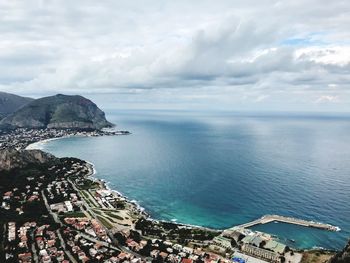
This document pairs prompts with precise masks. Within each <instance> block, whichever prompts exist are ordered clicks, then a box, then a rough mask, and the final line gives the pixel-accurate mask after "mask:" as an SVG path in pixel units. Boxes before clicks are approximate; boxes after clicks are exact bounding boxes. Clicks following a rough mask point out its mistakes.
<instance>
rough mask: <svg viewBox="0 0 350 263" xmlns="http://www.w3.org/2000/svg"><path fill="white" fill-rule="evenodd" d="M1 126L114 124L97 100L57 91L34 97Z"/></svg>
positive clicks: (96, 127)
mask: <svg viewBox="0 0 350 263" xmlns="http://www.w3.org/2000/svg"><path fill="white" fill-rule="evenodd" d="M0 126H1V127H3V128H4V127H9V128H16V127H25V128H59V129H102V128H104V127H112V126H113V124H111V123H110V122H108V121H107V120H106V118H105V114H104V112H103V111H102V110H100V109H99V108H98V107H97V106H96V104H95V103H93V102H92V101H90V100H88V99H86V98H84V97H82V96H77V95H76V96H68V95H62V94H57V95H55V96H50V97H44V98H41V99H37V100H34V101H32V102H30V103H28V104H26V105H25V106H23V107H22V108H20V109H19V110H17V111H16V112H14V113H12V114H10V115H8V116H6V117H5V118H4V119H2V120H1V121H0Z"/></svg>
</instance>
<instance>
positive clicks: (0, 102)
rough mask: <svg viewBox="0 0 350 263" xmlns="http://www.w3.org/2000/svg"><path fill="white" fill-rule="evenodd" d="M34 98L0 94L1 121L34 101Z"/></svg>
mask: <svg viewBox="0 0 350 263" xmlns="http://www.w3.org/2000/svg"><path fill="white" fill-rule="evenodd" d="M33 100H34V99H32V98H26V97H21V96H17V95H14V94H10V93H6V92H0V119H1V118H3V117H5V116H7V115H9V114H10V113H13V112H15V111H16V110H18V109H19V108H21V107H23V106H24V105H26V104H27V103H29V102H31V101H33Z"/></svg>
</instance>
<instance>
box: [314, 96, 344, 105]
mask: <svg viewBox="0 0 350 263" xmlns="http://www.w3.org/2000/svg"><path fill="white" fill-rule="evenodd" d="M315 102H316V103H325V102H332V103H338V102H339V98H338V96H330V95H322V96H320V97H319V98H318V99H317V100H316V101H315Z"/></svg>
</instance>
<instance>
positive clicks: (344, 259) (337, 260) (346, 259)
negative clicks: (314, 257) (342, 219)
mask: <svg viewBox="0 0 350 263" xmlns="http://www.w3.org/2000/svg"><path fill="white" fill-rule="evenodd" d="M329 263H350V240H349V242H348V243H347V245H346V246H345V247H344V249H343V250H342V251H340V252H339V253H337V254H336V255H335V256H334V257H333V258H332V259H331V260H330V261H329Z"/></svg>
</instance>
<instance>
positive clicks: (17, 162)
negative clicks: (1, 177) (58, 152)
mask: <svg viewBox="0 0 350 263" xmlns="http://www.w3.org/2000/svg"><path fill="white" fill-rule="evenodd" d="M55 160H57V158H56V157H55V156H53V155H51V154H49V153H46V152H43V151H40V150H20V151H18V150H15V149H5V150H1V151H0V171H3V170H5V171H9V170H11V169H15V168H24V167H27V166H28V165H29V164H43V163H46V162H49V161H55Z"/></svg>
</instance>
